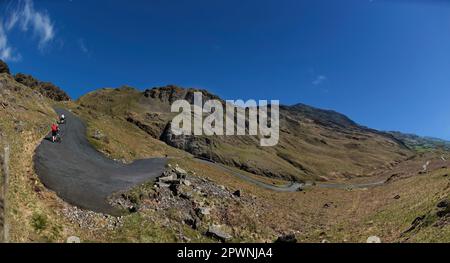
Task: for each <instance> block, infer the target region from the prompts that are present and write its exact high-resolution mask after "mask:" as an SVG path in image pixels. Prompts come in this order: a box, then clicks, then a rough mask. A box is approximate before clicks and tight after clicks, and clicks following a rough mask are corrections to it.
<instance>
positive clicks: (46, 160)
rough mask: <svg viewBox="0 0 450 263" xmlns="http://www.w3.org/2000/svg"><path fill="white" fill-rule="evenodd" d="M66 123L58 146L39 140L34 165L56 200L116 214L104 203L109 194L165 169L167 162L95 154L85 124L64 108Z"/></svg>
mask: <svg viewBox="0 0 450 263" xmlns="http://www.w3.org/2000/svg"><path fill="white" fill-rule="evenodd" d="M56 111H57V113H58V114H62V113H64V115H65V116H66V119H67V123H66V124H63V125H61V136H62V142H61V143H52V142H51V141H50V139H49V138H46V139H44V140H43V141H42V143H41V144H40V145H39V147H38V148H37V150H36V153H35V158H34V163H35V169H36V173H37V174H38V176H39V178H40V180H41V181H42V182H43V184H44V185H45V186H46V187H48V188H49V189H51V190H53V191H55V192H56V193H57V194H58V196H59V197H61V198H62V199H63V200H65V201H67V202H69V203H70V204H73V205H76V206H78V207H80V208H84V209H88V210H92V211H95V212H101V213H107V214H112V215H117V214H119V211H117V210H116V209H114V208H113V207H112V206H111V205H109V204H108V202H107V197H108V196H110V195H111V194H112V193H114V192H117V191H120V190H126V189H129V188H131V187H133V186H135V185H138V184H141V183H144V182H146V181H149V180H154V179H155V178H156V177H157V176H159V175H161V173H162V172H163V171H164V169H165V165H166V163H167V159H165V158H152V159H145V160H137V161H135V162H133V163H131V164H123V163H120V162H116V161H114V160H111V159H109V158H107V157H106V156H104V155H103V154H102V153H100V152H98V151H97V150H96V149H95V148H94V147H93V146H92V145H91V144H90V143H89V142H88V140H87V138H86V126H85V124H84V123H83V122H82V121H81V120H80V119H79V118H78V117H76V116H75V115H74V114H72V113H71V112H69V111H67V110H64V109H56Z"/></svg>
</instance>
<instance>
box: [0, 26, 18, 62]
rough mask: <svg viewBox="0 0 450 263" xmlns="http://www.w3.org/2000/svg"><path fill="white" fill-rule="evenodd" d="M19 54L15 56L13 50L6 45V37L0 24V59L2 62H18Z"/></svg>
mask: <svg viewBox="0 0 450 263" xmlns="http://www.w3.org/2000/svg"><path fill="white" fill-rule="evenodd" d="M20 58H21V56H20V54H16V53H15V52H14V50H13V48H12V47H11V46H10V45H9V43H8V36H7V35H6V32H5V30H4V28H3V25H2V24H1V23H0V59H1V60H3V61H7V62H8V61H18V60H20Z"/></svg>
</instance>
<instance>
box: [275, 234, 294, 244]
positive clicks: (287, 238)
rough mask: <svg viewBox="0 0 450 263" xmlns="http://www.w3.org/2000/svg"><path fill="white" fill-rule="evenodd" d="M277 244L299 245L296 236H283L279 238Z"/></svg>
mask: <svg viewBox="0 0 450 263" xmlns="http://www.w3.org/2000/svg"><path fill="white" fill-rule="evenodd" d="M275 243H297V238H296V237H295V234H287V235H282V236H280V237H278V238H277V240H276V241H275Z"/></svg>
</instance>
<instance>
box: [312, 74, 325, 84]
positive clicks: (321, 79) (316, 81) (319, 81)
mask: <svg viewBox="0 0 450 263" xmlns="http://www.w3.org/2000/svg"><path fill="white" fill-rule="evenodd" d="M326 80H327V77H326V76H324V75H319V76H317V77H316V78H315V79H314V80H313V82H312V84H313V85H314V86H319V85H321V84H323V83H324V82H325V81H326Z"/></svg>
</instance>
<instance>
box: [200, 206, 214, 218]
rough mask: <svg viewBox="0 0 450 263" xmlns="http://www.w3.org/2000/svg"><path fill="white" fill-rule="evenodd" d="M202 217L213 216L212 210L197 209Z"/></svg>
mask: <svg viewBox="0 0 450 263" xmlns="http://www.w3.org/2000/svg"><path fill="white" fill-rule="evenodd" d="M197 211H198V213H199V214H200V215H203V216H206V215H210V214H211V208H209V207H200V208H198V209H197Z"/></svg>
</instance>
